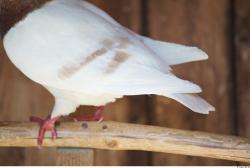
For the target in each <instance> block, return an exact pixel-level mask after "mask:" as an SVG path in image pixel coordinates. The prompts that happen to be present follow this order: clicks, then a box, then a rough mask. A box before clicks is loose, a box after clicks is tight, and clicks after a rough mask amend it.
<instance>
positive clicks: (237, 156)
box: [0, 122, 250, 164]
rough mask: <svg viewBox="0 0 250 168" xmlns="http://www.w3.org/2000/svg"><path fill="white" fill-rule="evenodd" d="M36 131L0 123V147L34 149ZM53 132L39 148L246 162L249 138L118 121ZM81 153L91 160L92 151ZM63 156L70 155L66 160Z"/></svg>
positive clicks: (69, 126)
mask: <svg viewBox="0 0 250 168" xmlns="http://www.w3.org/2000/svg"><path fill="white" fill-rule="evenodd" d="M38 129H39V127H38V126H37V125H36V124H34V123H29V122H22V123H20V122H19V123H17V122H2V123H0V147H5V146H12V147H35V146H37V143H36V134H37V131H38ZM57 130H58V139H56V140H54V141H53V140H52V139H51V137H50V134H49V133H47V134H46V136H45V139H44V143H43V147H53V146H56V147H74V148H91V149H93V148H94V149H106V150H142V151H154V152H163V153H174V154H182V155H190V156H201V157H208V158H217V159H227V160H234V161H243V162H247V163H250V139H247V138H241V137H236V136H228V135H218V134H211V133H205V132H198V131H185V130H177V129H169V128H164V127H157V126H148V125H139V124H128V123H118V122H103V123H96V122H87V123H86V122H84V123H81V122H77V123H76V122H61V123H60V125H58V126H57ZM59 151H60V150H59ZM62 151H63V152H60V153H64V154H62V156H59V161H63V163H67V164H70V163H72V164H73V163H78V164H79V163H80V161H84V160H79V157H80V155H78V154H77V149H76V150H68V151H67V150H65V149H63V150H62ZM80 151H81V150H80ZM82 152H83V153H89V154H88V157H90V158H91V157H92V154H91V153H92V152H84V151H81V152H79V153H82ZM66 155H72V156H70V157H69V159H66V158H65V157H66ZM73 158H75V159H76V160H78V161H73V160H71V159H73ZM90 160H91V159H90ZM68 162H70V163H68ZM91 162H92V161H91Z"/></svg>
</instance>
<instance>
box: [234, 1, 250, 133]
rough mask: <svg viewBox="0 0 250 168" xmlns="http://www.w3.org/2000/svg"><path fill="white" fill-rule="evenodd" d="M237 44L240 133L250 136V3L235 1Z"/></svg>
mask: <svg viewBox="0 0 250 168" xmlns="http://www.w3.org/2000/svg"><path fill="white" fill-rule="evenodd" d="M235 33H236V34H235V46H236V58H235V61H236V62H235V63H236V87H237V88H236V89H237V114H238V122H237V123H238V134H239V135H242V136H247V137H250V123H249V121H248V119H249V118H250V113H249V104H250V3H249V1H248V0H236V1H235Z"/></svg>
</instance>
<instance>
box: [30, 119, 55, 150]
mask: <svg viewBox="0 0 250 168" xmlns="http://www.w3.org/2000/svg"><path fill="white" fill-rule="evenodd" d="M59 118H60V116H58V117H55V118H51V116H50V115H49V116H48V117H47V118H46V119H41V118H38V117H30V121H31V122H36V123H38V124H39V125H40V129H39V134H38V137H37V144H38V145H39V146H41V145H42V144H43V139H44V135H45V132H46V131H47V130H49V131H51V136H52V139H53V140H55V139H56V138H57V132H56V127H55V122H56V121H57V120H58V119H59Z"/></svg>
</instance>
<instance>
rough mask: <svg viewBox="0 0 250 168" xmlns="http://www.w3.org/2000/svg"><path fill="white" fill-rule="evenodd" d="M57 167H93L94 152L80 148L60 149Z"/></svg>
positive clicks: (57, 154) (57, 155)
mask: <svg viewBox="0 0 250 168" xmlns="http://www.w3.org/2000/svg"><path fill="white" fill-rule="evenodd" d="M56 157H57V160H56V165H57V166H93V165H94V150H93V149H79V148H58V149H57V153H56Z"/></svg>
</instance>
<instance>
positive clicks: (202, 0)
mask: <svg viewBox="0 0 250 168" xmlns="http://www.w3.org/2000/svg"><path fill="white" fill-rule="evenodd" d="M148 11H149V25H150V27H149V33H150V35H151V37H153V38H156V39H160V40H164V41H171V42H176V43H181V44H186V45H192V46H198V47H200V48H201V49H203V50H204V51H206V52H207V53H208V55H209V56H210V59H209V61H205V62H197V63H190V64H185V65H179V66H176V67H174V73H175V74H177V75H178V76H179V77H181V78H184V79H187V80H191V81H193V82H195V83H197V84H199V85H200V86H201V87H202V88H203V90H204V91H203V93H202V94H201V95H202V97H204V98H205V99H206V100H208V102H210V103H211V104H212V105H214V106H215V107H216V109H217V112H215V113H212V114H210V115H209V116H204V115H199V114H195V113H192V112H190V111H189V110H188V109H186V108H184V107H183V106H182V105H180V104H179V103H176V102H175V101H172V100H167V99H165V98H161V97H155V99H154V106H153V107H154V109H155V111H154V113H153V114H152V115H151V118H152V123H153V124H154V125H155V124H157V125H161V126H167V127H174V128H180V129H191V130H203V131H210V132H215V133H231V134H232V133H234V129H235V128H234V119H233V111H232V108H231V96H232V90H231V89H232V88H231V84H232V81H230V80H231V78H230V75H231V74H230V60H229V59H230V47H231V46H230V40H231V39H230V38H229V37H230V34H229V33H230V32H229V30H230V16H229V14H230V1H229V0H220V1H217V0H149V4H148ZM152 162H153V164H154V165H232V164H234V163H232V162H224V161H217V160H209V159H202V158H194V157H177V156H169V155H164V154H154V155H153V161H152Z"/></svg>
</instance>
